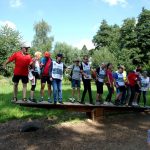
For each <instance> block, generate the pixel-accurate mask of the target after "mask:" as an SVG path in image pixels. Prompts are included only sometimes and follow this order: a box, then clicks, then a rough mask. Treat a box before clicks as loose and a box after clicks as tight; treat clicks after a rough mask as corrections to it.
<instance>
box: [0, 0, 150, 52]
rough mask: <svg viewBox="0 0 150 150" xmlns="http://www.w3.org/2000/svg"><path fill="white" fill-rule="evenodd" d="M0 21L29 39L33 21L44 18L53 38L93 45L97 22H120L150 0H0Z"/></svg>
mask: <svg viewBox="0 0 150 150" xmlns="http://www.w3.org/2000/svg"><path fill="white" fill-rule="evenodd" d="M0 6H1V11H0V12H1V13H0V25H5V24H8V25H9V26H11V27H12V28H15V29H17V30H19V31H20V32H21V35H22V36H23V39H24V41H27V42H29V43H30V42H31V41H32V39H33V36H34V31H33V25H34V23H36V22H38V21H40V20H41V19H44V20H45V21H46V22H47V23H48V24H49V25H51V26H52V32H51V35H53V36H54V40H55V41H54V42H57V41H60V42H66V43H68V44H70V45H73V46H76V47H79V48H81V47H82V45H83V44H86V45H87V47H88V48H89V49H90V48H92V46H93V45H92V42H91V40H92V37H93V36H94V35H95V34H96V31H97V30H98V27H99V26H100V22H101V21H102V20H103V19H106V20H107V22H108V23H109V24H118V25H121V24H122V21H123V20H124V19H126V18H127V17H136V18H137V17H138V15H139V14H140V12H141V9H142V7H145V8H147V9H150V0H0Z"/></svg>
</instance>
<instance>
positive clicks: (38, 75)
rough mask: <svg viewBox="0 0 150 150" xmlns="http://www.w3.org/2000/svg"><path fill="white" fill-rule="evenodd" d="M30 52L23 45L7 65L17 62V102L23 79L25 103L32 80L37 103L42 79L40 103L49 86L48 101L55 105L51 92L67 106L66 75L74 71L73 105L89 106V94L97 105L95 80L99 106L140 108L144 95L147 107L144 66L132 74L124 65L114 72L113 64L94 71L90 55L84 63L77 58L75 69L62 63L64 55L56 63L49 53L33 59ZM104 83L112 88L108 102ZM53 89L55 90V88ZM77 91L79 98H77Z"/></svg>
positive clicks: (58, 56) (147, 78)
mask: <svg viewBox="0 0 150 150" xmlns="http://www.w3.org/2000/svg"><path fill="white" fill-rule="evenodd" d="M28 49H29V47H28V46H26V45H22V46H21V50H20V51H17V52H15V53H14V54H12V55H11V56H10V57H9V58H8V60H7V61H6V62H5V63H4V65H3V66H4V68H6V65H7V64H8V63H10V62H15V68H14V76H13V79H12V81H13V82H14V96H13V101H17V92H18V83H19V80H22V83H23V99H22V100H23V101H27V98H26V91H27V83H28V80H30V81H31V91H30V98H29V100H30V101H32V102H36V100H35V98H34V91H35V88H36V84H37V80H38V79H40V80H41V89H40V95H41V98H40V102H42V101H44V89H45V85H46V83H47V87H48V102H49V103H52V99H51V93H52V91H53V102H54V104H57V103H61V104H63V97H62V80H63V74H64V72H68V70H70V73H69V79H70V81H71V86H72V97H71V98H69V100H70V101H71V102H75V101H76V100H77V101H78V102H80V103H81V104H85V96H86V93H87V92H88V94H89V102H90V104H92V105H94V104H95V103H94V101H93V97H92V90H91V79H94V81H95V84H96V88H97V94H96V104H106V105H129V106H138V105H139V102H140V97H141V94H142V95H143V100H144V106H146V104H147V98H146V93H147V91H148V89H149V86H150V78H149V77H148V76H147V72H146V71H142V69H141V68H140V67H137V68H136V69H135V70H134V71H131V72H129V73H128V74H127V73H126V71H125V67H124V66H123V65H120V66H119V67H118V70H117V71H116V72H114V71H113V64H111V63H107V64H106V63H102V64H100V66H99V67H98V68H96V69H92V68H91V66H90V63H89V58H88V56H84V57H83V60H82V61H80V60H79V59H75V60H74V63H73V64H72V65H71V66H69V67H66V66H65V65H64V63H63V61H62V60H63V54H61V53H58V54H57V55H56V60H52V58H51V54H50V53H49V52H47V51H46V52H45V53H44V55H43V56H42V53H41V52H36V53H35V56H34V58H32V57H31V56H30V54H29V53H28ZM81 81H82V82H83V86H84V90H83V93H82V97H81V99H80V87H81ZM104 84H106V86H107V88H108V94H107V96H106V99H105V100H103V98H102V96H103V87H104ZM51 87H52V88H53V89H51ZM115 88H116V98H115V102H114V103H113V102H112V95H113V93H114V92H115V90H114V89H115ZM76 89H77V98H75V91H76Z"/></svg>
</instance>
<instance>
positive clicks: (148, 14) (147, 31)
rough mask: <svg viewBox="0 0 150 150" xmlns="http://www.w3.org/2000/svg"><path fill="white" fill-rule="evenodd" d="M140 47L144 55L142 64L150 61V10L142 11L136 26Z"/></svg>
mask: <svg viewBox="0 0 150 150" xmlns="http://www.w3.org/2000/svg"><path fill="white" fill-rule="evenodd" d="M136 31H137V42H138V47H139V48H140V50H141V54H143V58H142V62H143V63H148V61H149V59H150V10H147V9H145V8H143V9H142V12H141V13H140V15H139V17H138V23H137V25H136Z"/></svg>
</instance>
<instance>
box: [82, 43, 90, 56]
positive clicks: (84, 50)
mask: <svg viewBox="0 0 150 150" xmlns="http://www.w3.org/2000/svg"><path fill="white" fill-rule="evenodd" d="M88 54H89V51H88V49H87V47H86V45H83V47H82V49H81V57H83V56H84V55H88Z"/></svg>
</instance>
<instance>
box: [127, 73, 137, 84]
mask: <svg viewBox="0 0 150 150" xmlns="http://www.w3.org/2000/svg"><path fill="white" fill-rule="evenodd" d="M137 78H138V75H137V74H135V72H131V73H129V74H128V81H129V85H130V86H135V84H136V82H137Z"/></svg>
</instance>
